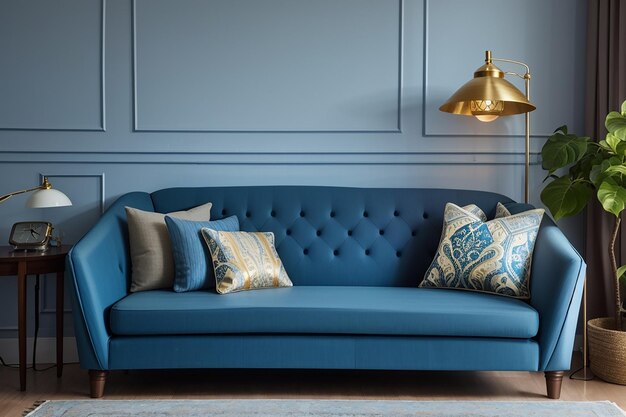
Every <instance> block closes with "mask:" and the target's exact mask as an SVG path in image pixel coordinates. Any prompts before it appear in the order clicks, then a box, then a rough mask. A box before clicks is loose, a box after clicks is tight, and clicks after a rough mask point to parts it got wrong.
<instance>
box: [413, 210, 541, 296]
mask: <svg viewBox="0 0 626 417" xmlns="http://www.w3.org/2000/svg"><path fill="white" fill-rule="evenodd" d="M543 213H544V210H543V209H534V210H529V211H525V212H523V213H518V214H515V215H511V216H507V217H501V218H496V219H493V220H490V221H487V222H485V221H482V220H480V219H478V218H477V217H476V215H474V214H473V213H471V212H469V211H467V210H464V209H463V208H461V207H459V206H457V205H455V204H452V203H448V204H446V208H445V212H444V226H443V232H442V236H441V241H440V243H439V248H438V249H437V253H436V254H435V259H433V262H432V264H431V265H430V268H428V270H427V271H426V275H425V277H424V280H423V281H422V283H421V284H420V287H439V288H458V289H465V290H474V291H482V292H489V293H495V294H500V295H506V296H509V297H515V298H525V299H527V298H530V292H529V281H530V263H531V260H532V254H533V249H534V247H535V240H536V238H537V233H538V232H539V226H540V224H541V219H542V218H543Z"/></svg>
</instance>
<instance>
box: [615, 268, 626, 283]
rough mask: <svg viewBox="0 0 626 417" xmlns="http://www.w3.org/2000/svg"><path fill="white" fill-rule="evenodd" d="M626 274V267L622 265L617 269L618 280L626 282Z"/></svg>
mask: <svg viewBox="0 0 626 417" xmlns="http://www.w3.org/2000/svg"><path fill="white" fill-rule="evenodd" d="M624 272H626V265H622V266H620V267H619V268H617V279H619V280H622V281H626V277H625V276H624Z"/></svg>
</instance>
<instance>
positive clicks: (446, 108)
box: [439, 51, 536, 203]
mask: <svg viewBox="0 0 626 417" xmlns="http://www.w3.org/2000/svg"><path fill="white" fill-rule="evenodd" d="M494 61H498V62H508V63H512V64H517V65H520V66H522V67H524V69H525V71H524V73H523V74H519V73H517V72H504V71H502V70H501V69H500V68H498V67H496V66H495V65H494V64H493V62H494ZM505 75H515V76H517V77H520V78H521V79H523V80H524V84H525V90H526V92H525V93H522V92H521V91H519V90H518V89H517V88H516V87H515V86H514V85H513V84H511V83H510V82H508V81H507V80H505V79H504V76H505ZM535 108H536V107H535V105H534V104H532V103H531V102H530V68H529V67H528V65H526V64H524V63H523V62H519V61H514V60H512V59H501V58H492V57H491V51H486V52H485V64H484V65H483V66H482V67H480V68H478V69H477V70H476V71H474V78H472V79H471V80H469V81H468V82H466V83H465V84H463V86H462V87H461V88H459V89H458V90H457V91H456V92H455V93H454V94H452V96H451V97H450V98H449V99H448V100H447V101H446V102H445V103H443V104H442V105H441V107H439V110H441V111H443V112H446V113H452V114H460V115H463V116H474V117H476V118H477V119H478V120H480V121H481V122H492V121H494V120H496V119H497V118H498V117H500V116H511V115H514V114H522V113H523V114H524V116H525V118H526V136H525V137H526V152H525V160H524V161H525V162H524V202H525V203H528V171H529V164H530V162H529V161H530V116H529V113H530V112H531V111H533V110H535Z"/></svg>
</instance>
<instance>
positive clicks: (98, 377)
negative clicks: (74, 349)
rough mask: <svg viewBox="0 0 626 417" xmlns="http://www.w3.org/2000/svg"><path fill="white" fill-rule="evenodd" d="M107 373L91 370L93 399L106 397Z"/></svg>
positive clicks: (90, 379)
mask: <svg viewBox="0 0 626 417" xmlns="http://www.w3.org/2000/svg"><path fill="white" fill-rule="evenodd" d="M107 374H108V372H107V371H97V370H94V369H90V370H89V389H90V392H89V394H90V395H91V398H102V396H103V395H104V385H105V384H106V382H107Z"/></svg>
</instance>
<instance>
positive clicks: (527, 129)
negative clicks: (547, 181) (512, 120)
mask: <svg viewBox="0 0 626 417" xmlns="http://www.w3.org/2000/svg"><path fill="white" fill-rule="evenodd" d="M487 58H488V59H490V60H491V61H499V62H508V63H511V64H517V65H521V66H523V67H524V68H525V69H526V71H524V74H519V73H517V72H510V71H507V72H506V73H505V74H508V75H515V76H517V77H519V78H521V79H523V80H524V88H525V90H526V91H525V92H526V100H527V101H528V102H530V67H529V66H528V65H527V64H525V63H523V62H521V61H515V60H513V59H505V58H491V54H488V55H487ZM524 122H525V135H524V138H525V144H524V203H526V204H528V200H529V195H530V192H529V188H530V186H529V176H530V112H528V111H527V112H525V113H524Z"/></svg>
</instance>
